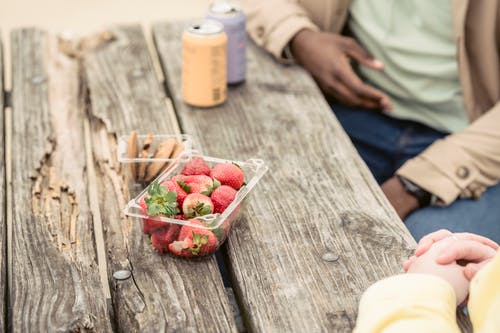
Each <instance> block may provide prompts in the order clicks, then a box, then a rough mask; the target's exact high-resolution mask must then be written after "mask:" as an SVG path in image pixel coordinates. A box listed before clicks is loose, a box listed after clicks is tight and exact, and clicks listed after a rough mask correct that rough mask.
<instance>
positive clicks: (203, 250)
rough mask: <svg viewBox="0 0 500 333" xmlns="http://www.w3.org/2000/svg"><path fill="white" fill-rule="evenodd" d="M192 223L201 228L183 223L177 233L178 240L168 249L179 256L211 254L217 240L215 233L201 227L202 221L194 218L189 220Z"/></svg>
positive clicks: (217, 242)
mask: <svg viewBox="0 0 500 333" xmlns="http://www.w3.org/2000/svg"><path fill="white" fill-rule="evenodd" d="M190 222H191V223H192V224H195V225H199V226H201V228H198V227H195V226H192V225H184V226H182V228H181V232H180V234H179V240H178V241H175V242H173V243H172V244H170V245H169V247H168V249H169V250H170V252H172V253H173V254H176V255H178V256H181V257H187V258H190V257H193V256H205V255H209V254H212V253H213V252H215V250H216V249H217V246H218V245H219V241H218V240H217V237H216V236H215V234H214V233H213V232H212V231H210V230H209V229H206V228H204V227H202V226H203V225H202V223H201V222H200V221H198V220H196V219H192V220H190Z"/></svg>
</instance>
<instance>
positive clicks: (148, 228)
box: [139, 198, 165, 235]
mask: <svg viewBox="0 0 500 333" xmlns="http://www.w3.org/2000/svg"><path fill="white" fill-rule="evenodd" d="M139 205H140V206H141V208H142V211H143V213H144V214H146V215H147V206H146V202H145V201H144V198H142V199H141V200H140V201H139ZM163 227H165V222H162V221H156V220H153V219H142V231H143V232H144V233H145V234H148V235H149V234H151V233H152V232H153V231H154V230H156V229H158V228H163Z"/></svg>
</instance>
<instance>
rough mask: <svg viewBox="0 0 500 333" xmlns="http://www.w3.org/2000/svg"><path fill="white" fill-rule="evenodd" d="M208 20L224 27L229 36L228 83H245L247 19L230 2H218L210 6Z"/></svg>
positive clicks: (238, 7)
mask: <svg viewBox="0 0 500 333" xmlns="http://www.w3.org/2000/svg"><path fill="white" fill-rule="evenodd" d="M207 18H208V19H211V20H215V21H218V22H220V23H222V24H223V25H224V30H225V32H226V35H227V83H228V84H237V83H241V82H243V81H245V78H246V74H247V33H246V17H245V14H244V13H243V11H242V10H241V7H240V6H238V5H236V4H234V3H231V2H228V1H216V2H214V3H212V4H211V5H210V7H209V10H208V14H207Z"/></svg>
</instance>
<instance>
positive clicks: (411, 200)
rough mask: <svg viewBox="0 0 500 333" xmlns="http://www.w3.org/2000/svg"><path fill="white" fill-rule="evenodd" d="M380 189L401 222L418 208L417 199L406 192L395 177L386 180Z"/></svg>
mask: <svg viewBox="0 0 500 333" xmlns="http://www.w3.org/2000/svg"><path fill="white" fill-rule="evenodd" d="M381 188H382V191H383V192H384V194H385V196H386V197H387V199H388V200H389V202H390V203H391V205H392V207H394V209H395V210H396V213H398V215H399V217H400V218H401V220H404V219H405V218H406V217H407V216H408V215H409V214H410V213H411V212H413V211H414V210H416V209H418V208H419V206H418V200H417V198H415V197H414V196H413V195H411V194H409V193H408V192H406V190H405V188H404V187H403V184H402V183H401V181H400V180H399V179H398V178H397V177H396V176H392V177H391V178H389V179H388V180H386V181H385V182H384V183H383V184H382V186H381Z"/></svg>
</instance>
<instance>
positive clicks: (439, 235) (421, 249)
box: [403, 229, 499, 279]
mask: <svg viewBox="0 0 500 333" xmlns="http://www.w3.org/2000/svg"><path fill="white" fill-rule="evenodd" d="M447 238H450V239H452V240H458V241H473V242H476V243H477V244H472V243H469V242H467V243H456V242H455V244H454V247H456V246H458V247H462V248H463V249H462V250H461V252H448V253H449V254H450V255H451V256H452V254H453V253H454V254H455V255H456V256H457V255H458V254H461V255H463V256H465V255H469V256H473V257H474V256H475V259H474V262H470V263H466V264H467V266H466V270H465V274H466V276H467V278H469V279H471V278H472V277H473V276H474V275H475V274H476V273H477V271H478V270H479V269H480V268H482V267H483V266H484V264H485V263H486V262H489V261H490V260H489V257H488V254H492V253H496V251H498V249H499V246H498V244H497V243H495V242H494V241H492V240H491V239H489V238H486V237H483V236H480V235H476V234H472V233H468V232H458V233H452V232H451V231H449V230H446V229H441V230H438V231H435V232H433V233H430V234H428V235H426V236H424V237H422V239H421V240H420V241H419V242H418V245H417V249H416V250H415V255H414V256H412V257H410V258H409V259H408V260H407V261H406V262H405V263H404V264H403V269H404V270H405V271H407V270H408V268H409V267H410V266H411V264H412V263H413V262H414V261H415V259H416V258H417V257H418V256H421V255H422V254H424V253H425V252H427V251H428V250H429V249H430V248H431V246H432V245H433V244H435V243H437V242H439V241H442V240H444V239H447ZM483 247H486V248H483ZM467 249H468V251H470V252H471V253H470V254H466V253H464V251H466V250H467ZM489 249H491V250H492V251H493V252H491V251H490V250H489ZM479 251H481V252H479ZM481 255H484V256H486V257H485V258H484V261H485V262H482V261H481V262H478V260H480V259H481ZM455 260H459V261H464V260H466V259H465V258H459V257H457V258H456V259H455ZM469 261H471V260H469ZM445 262H446V261H445Z"/></svg>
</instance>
